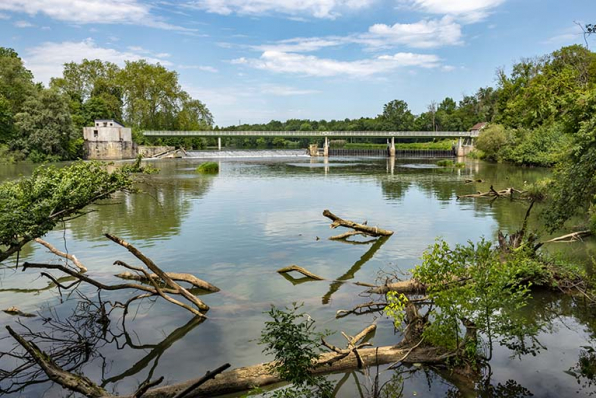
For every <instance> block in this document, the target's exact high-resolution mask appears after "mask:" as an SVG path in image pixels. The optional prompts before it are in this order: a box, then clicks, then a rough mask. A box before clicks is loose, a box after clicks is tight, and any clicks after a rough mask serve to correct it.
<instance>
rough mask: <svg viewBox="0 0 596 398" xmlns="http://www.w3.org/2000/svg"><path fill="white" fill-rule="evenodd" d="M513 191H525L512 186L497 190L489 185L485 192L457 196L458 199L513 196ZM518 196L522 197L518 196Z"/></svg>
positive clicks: (522, 192)
mask: <svg viewBox="0 0 596 398" xmlns="http://www.w3.org/2000/svg"><path fill="white" fill-rule="evenodd" d="M514 193H517V194H519V195H523V194H524V193H525V192H524V191H520V190H518V189H515V188H513V187H510V188H507V189H503V190H500V191H497V190H495V189H494V188H493V186H492V185H491V186H490V189H489V190H488V191H487V192H478V193H475V194H470V195H460V196H458V197H457V198H458V199H461V198H501V197H508V198H513V194H514ZM519 198H523V197H522V196H520V197H519ZM519 198H518V199H519Z"/></svg>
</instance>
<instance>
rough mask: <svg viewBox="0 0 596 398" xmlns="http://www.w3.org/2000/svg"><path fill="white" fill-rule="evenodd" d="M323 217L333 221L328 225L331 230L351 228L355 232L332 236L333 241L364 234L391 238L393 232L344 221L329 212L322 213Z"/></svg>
mask: <svg viewBox="0 0 596 398" xmlns="http://www.w3.org/2000/svg"><path fill="white" fill-rule="evenodd" d="M323 215H324V216H325V217H327V218H328V219H330V220H331V221H333V222H332V223H331V225H330V227H331V229H335V228H337V227H345V228H351V229H353V230H354V231H355V232H351V233H350V232H349V233H346V234H342V235H338V236H334V237H332V238H330V239H333V240H339V239H345V238H347V237H349V236H352V235H356V234H364V235H368V236H391V235H393V231H389V230H386V229H383V228H379V227H370V226H368V225H366V224H359V223H356V222H354V221H350V220H344V219H343V218H340V217H338V216H336V215H335V214H333V213H331V212H330V211H329V210H325V211H323Z"/></svg>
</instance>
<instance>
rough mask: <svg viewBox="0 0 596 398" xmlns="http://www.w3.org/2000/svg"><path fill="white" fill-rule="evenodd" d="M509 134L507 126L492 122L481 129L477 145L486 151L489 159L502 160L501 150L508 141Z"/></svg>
mask: <svg viewBox="0 0 596 398" xmlns="http://www.w3.org/2000/svg"><path fill="white" fill-rule="evenodd" d="M508 141H509V136H508V134H507V132H506V131H505V127H503V126H502V125H500V124H490V125H489V126H487V127H485V128H484V129H482V130H481V131H480V135H479V136H478V138H477V139H476V147H477V148H478V149H480V150H481V151H482V152H483V153H484V157H485V158H486V159H488V160H494V161H498V160H501V157H500V155H499V154H500V151H501V149H502V148H503V147H504V146H505V145H506V144H507V143H508Z"/></svg>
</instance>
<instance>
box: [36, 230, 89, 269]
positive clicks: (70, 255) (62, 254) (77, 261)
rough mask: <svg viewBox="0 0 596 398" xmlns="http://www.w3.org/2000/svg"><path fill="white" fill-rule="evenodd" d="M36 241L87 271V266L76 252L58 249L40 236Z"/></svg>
mask: <svg viewBox="0 0 596 398" xmlns="http://www.w3.org/2000/svg"><path fill="white" fill-rule="evenodd" d="M35 241H36V242H37V243H39V244H40V245H42V246H45V247H46V248H47V249H48V250H49V251H50V252H52V253H54V254H55V255H57V256H58V257H62V258H65V259H67V260H70V261H72V263H73V264H74V265H75V266H76V267H77V268H78V269H80V270H81V272H87V267H85V266H84V265H83V263H81V262H80V261H79V260H78V259H77V257H76V256H75V255H74V254H69V253H64V252H61V251H60V250H58V249H56V248H55V247H54V246H52V245H51V244H49V243H48V242H46V241H45V240H42V239H40V238H36V239H35Z"/></svg>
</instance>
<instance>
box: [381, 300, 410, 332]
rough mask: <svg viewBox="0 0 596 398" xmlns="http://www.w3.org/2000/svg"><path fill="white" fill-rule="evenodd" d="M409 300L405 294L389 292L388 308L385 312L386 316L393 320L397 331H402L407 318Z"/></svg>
mask: <svg viewBox="0 0 596 398" xmlns="http://www.w3.org/2000/svg"><path fill="white" fill-rule="evenodd" d="M407 303H408V298H407V297H406V295H405V294H403V293H397V292H394V291H389V292H387V306H386V307H385V309H384V310H383V312H384V313H385V315H387V316H388V317H390V318H393V326H394V327H395V328H396V329H397V330H401V326H402V323H403V321H404V319H405V317H406V312H405V309H406V304H407Z"/></svg>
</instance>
